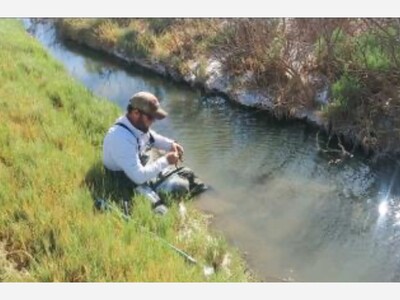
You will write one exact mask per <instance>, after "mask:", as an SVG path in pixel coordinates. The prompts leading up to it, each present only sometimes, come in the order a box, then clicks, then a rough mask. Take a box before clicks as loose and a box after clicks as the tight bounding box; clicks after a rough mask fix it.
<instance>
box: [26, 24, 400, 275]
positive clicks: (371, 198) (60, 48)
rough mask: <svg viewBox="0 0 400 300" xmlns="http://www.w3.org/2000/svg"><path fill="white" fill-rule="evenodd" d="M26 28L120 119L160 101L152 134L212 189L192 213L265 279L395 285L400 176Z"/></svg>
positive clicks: (285, 125)
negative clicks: (141, 98) (209, 218)
mask: <svg viewBox="0 0 400 300" xmlns="http://www.w3.org/2000/svg"><path fill="white" fill-rule="evenodd" d="M26 26H30V24H29V21H26ZM46 26H47V27H46ZM30 28H33V29H32V30H31V32H32V33H33V34H34V35H35V36H36V37H37V38H38V39H39V40H40V41H41V42H42V43H43V44H44V45H45V46H46V47H47V48H48V49H49V51H50V53H52V54H53V55H54V56H55V57H56V58H58V59H59V60H60V61H62V62H63V63H64V65H65V66H66V68H67V69H68V71H69V72H70V73H71V74H72V75H73V76H74V77H76V78H78V79H79V80H80V81H82V82H83V83H84V84H85V85H86V86H87V87H88V88H90V89H91V90H92V91H93V92H94V93H95V94H97V95H99V96H101V97H104V98H106V99H109V100H111V101H113V102H115V103H117V104H118V105H119V106H120V107H121V111H122V109H124V108H125V106H126V104H127V99H129V97H130V96H131V94H132V93H134V92H136V91H138V90H148V91H150V92H152V93H155V94H156V95H157V96H159V98H160V99H161V102H162V105H163V106H164V107H165V109H166V110H167V111H168V112H169V118H166V119H164V120H163V121H161V122H159V123H157V124H156V129H157V130H158V131H160V132H161V133H163V134H165V135H167V136H170V137H172V138H175V139H177V140H179V141H180V142H181V143H182V144H183V145H184V147H185V149H186V151H185V155H186V157H185V162H186V164H187V165H188V166H190V167H192V168H193V169H194V170H196V172H197V173H198V174H199V176H201V178H202V179H203V180H204V181H206V182H208V183H210V184H211V185H212V186H213V187H214V190H215V192H214V193H213V194H211V195H204V196H203V197H202V198H201V199H199V201H197V202H196V205H198V206H199V207H200V208H201V209H204V210H206V211H208V212H211V213H213V214H214V215H215V218H214V223H213V225H214V227H215V228H216V229H218V230H220V231H223V233H224V234H225V236H226V237H227V238H228V239H229V241H230V242H232V243H233V244H234V245H236V246H238V247H239V248H240V249H241V250H242V251H243V252H246V253H248V254H247V259H248V262H249V264H250V267H251V268H252V269H254V270H255V272H256V273H257V274H258V275H259V276H260V277H261V278H270V277H271V276H272V277H276V278H281V279H285V280H295V281H393V280H399V278H400V269H399V254H398V249H399V246H400V239H399V234H400V231H399V230H400V227H399V226H398V225H399V221H400V207H399V204H400V201H399V196H398V195H399V192H400V191H399V187H398V184H397V183H398V174H397V169H396V170H395V171H394V172H393V168H390V167H384V168H382V169H381V170H375V169H374V170H373V169H372V168H371V165H370V164H369V163H368V162H366V161H364V160H363V159H362V158H361V157H358V156H356V157H354V158H352V159H350V160H348V161H347V162H346V163H343V164H339V165H333V164H329V163H328V162H329V161H330V160H331V159H332V158H335V157H332V156H330V155H328V154H324V153H319V152H317V151H316V146H315V130H313V129H311V128H310V127H308V126H306V125H304V124H302V123H299V122H278V121H276V120H274V119H272V118H271V117H270V116H269V115H268V114H267V113H265V112H260V111H257V110H249V109H243V108H240V107H237V106H236V105H232V104H231V103H228V102H227V101H225V100H224V99H223V98H220V97H203V96H202V95H201V94H200V93H199V92H197V91H193V90H190V89H188V88H187V87H186V86H185V85H177V84H174V83H172V82H170V81H167V80H164V79H162V78H160V77H158V76H154V75H151V74H149V73H148V72H143V71H142V70H140V69H138V68H137V67H130V68H127V67H123V66H122V65H120V64H119V63H118V62H117V61H115V60H113V59H109V58H106V57H104V56H101V55H99V54H98V53H97V52H93V51H89V50H87V49H84V48H82V47H77V46H76V45H73V44H61V43H58V42H57V40H55V39H54V38H55V34H54V31H52V28H51V27H50V26H48V25H46V24H40V23H38V24H36V25H34V26H33V27H30ZM321 142H323V143H326V140H325V141H323V140H322V141H321Z"/></svg>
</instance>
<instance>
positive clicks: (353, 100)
mask: <svg viewBox="0 0 400 300" xmlns="http://www.w3.org/2000/svg"><path fill="white" fill-rule="evenodd" d="M362 92H363V87H362V84H361V83H360V82H359V80H358V79H357V78H355V77H353V76H351V75H349V74H343V75H342V76H341V77H340V78H339V80H337V81H336V82H335V83H334V84H332V97H333V99H334V102H333V104H334V106H335V107H336V108H338V109H339V110H342V111H343V110H347V109H351V108H354V107H356V106H357V104H358V102H359V100H360V99H361V97H362Z"/></svg>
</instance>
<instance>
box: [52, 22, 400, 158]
mask: <svg viewBox="0 0 400 300" xmlns="http://www.w3.org/2000/svg"><path fill="white" fill-rule="evenodd" d="M58 25H59V28H60V29H61V32H62V33H63V34H64V35H65V36H68V37H69V38H72V39H74V40H77V41H80V42H83V43H86V44H88V45H91V46H92V47H94V48H100V49H103V50H104V49H105V48H109V47H114V48H115V49H118V50H119V51H121V52H123V53H125V54H126V55H127V56H134V57H141V58H143V59H148V60H152V61H156V62H159V63H161V64H164V65H167V66H170V67H172V68H174V69H176V70H177V71H178V72H180V73H181V74H185V72H187V70H188V62H189V61H191V60H197V61H199V62H201V64H206V63H207V59H206V58H210V57H213V58H216V59H219V60H220V61H221V62H222V63H223V66H224V71H225V73H226V74H228V75H230V76H232V78H235V77H238V76H243V75H248V76H249V78H251V80H249V81H247V82H246V86H245V87H240V88H248V89H252V90H254V89H255V90H266V89H267V90H268V91H269V92H270V93H271V94H273V95H274V105H275V111H276V112H280V113H279V115H286V116H288V115H290V112H291V111H292V110H293V109H296V108H299V107H305V108H307V109H310V110H321V111H322V113H323V114H324V116H325V117H326V119H327V120H328V122H329V124H330V133H331V134H337V135H339V136H340V135H343V136H344V137H347V140H348V141H351V143H352V144H353V145H354V148H355V147H357V146H362V149H363V150H365V151H366V152H369V151H374V152H375V153H377V154H379V155H385V154H387V153H398V152H399V149H400V148H399V147H400V144H399V141H400V139H399V137H400V136H399V132H400V123H399V120H398V118H397V115H398V109H399V105H400V99H399V94H400V73H399V64H400V20H399V19H354V18H353V19H345V18H341V19H328V18H324V19H244V18H241V19H64V20H61V21H59V22H58ZM202 68H203V69H205V68H206V65H204V66H202ZM324 86H327V87H328V89H329V99H330V103H329V104H328V105H321V104H320V103H317V102H316V101H315V100H314V99H315V95H316V92H317V91H318V90H320V89H321V88H323V87H324Z"/></svg>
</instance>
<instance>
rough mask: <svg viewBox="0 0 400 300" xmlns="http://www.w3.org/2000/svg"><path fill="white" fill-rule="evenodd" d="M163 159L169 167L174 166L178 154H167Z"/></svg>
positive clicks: (172, 152) (173, 152) (174, 152)
mask: <svg viewBox="0 0 400 300" xmlns="http://www.w3.org/2000/svg"><path fill="white" fill-rule="evenodd" d="M165 157H166V158H167V161H168V163H169V164H170V165H176V164H177V163H178V160H179V154H178V152H177V151H171V152H168V153H167V154H166V155H165Z"/></svg>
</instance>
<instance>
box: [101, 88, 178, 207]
mask: <svg viewBox="0 0 400 300" xmlns="http://www.w3.org/2000/svg"><path fill="white" fill-rule="evenodd" d="M166 116H167V113H166V112H165V111H164V110H163V109H162V108H161V107H160V104H159V101H158V99H157V98H156V96H154V95H153V94H151V93H148V92H139V93H136V94H135V95H133V96H132V97H131V99H130V100H129V104H128V107H127V112H126V114H125V115H124V116H121V117H119V118H118V119H117V121H116V123H115V124H114V125H113V126H112V127H111V128H110V129H109V130H108V132H107V134H106V136H105V138H104V143H103V164H104V166H105V168H106V173H107V174H108V176H109V177H110V178H112V180H113V181H114V182H116V184H117V187H118V189H120V192H122V196H123V200H124V205H126V204H127V203H130V199H131V197H132V194H133V189H134V188H136V187H138V186H141V187H142V189H141V191H143V187H146V185H145V183H147V182H148V181H150V180H151V179H155V178H156V177H157V175H158V174H159V173H160V172H162V171H163V170H164V169H166V168H167V167H168V166H170V165H176V164H177V163H178V160H179V158H180V157H181V156H182V155H183V151H184V150H183V147H182V146H181V145H179V144H178V143H176V142H174V141H173V140H171V139H169V138H166V137H164V136H162V135H160V134H157V133H156V132H155V131H153V130H151V129H150V127H151V125H152V124H153V123H154V121H155V120H161V119H164V118H165V117H166ZM152 147H155V148H158V149H161V150H165V151H166V154H165V155H163V156H161V157H159V158H158V159H156V160H154V161H149V156H148V154H147V153H146V152H147V151H148V150H149V149H150V148H152ZM146 188H147V189H145V190H144V193H146V192H147V193H148V195H150V197H152V198H151V201H152V203H153V205H154V207H155V208H156V209H158V210H159V212H161V213H165V212H166V208H165V206H164V205H163V204H162V202H161V201H160V199H159V198H158V196H157V195H156V194H155V193H154V192H153V191H152V190H151V189H150V188H149V187H148V186H147V187H146ZM151 192H153V194H151ZM125 209H127V208H125Z"/></svg>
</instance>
